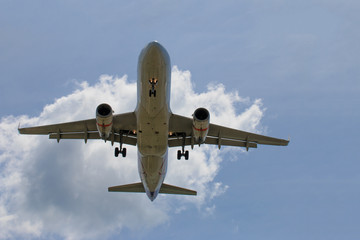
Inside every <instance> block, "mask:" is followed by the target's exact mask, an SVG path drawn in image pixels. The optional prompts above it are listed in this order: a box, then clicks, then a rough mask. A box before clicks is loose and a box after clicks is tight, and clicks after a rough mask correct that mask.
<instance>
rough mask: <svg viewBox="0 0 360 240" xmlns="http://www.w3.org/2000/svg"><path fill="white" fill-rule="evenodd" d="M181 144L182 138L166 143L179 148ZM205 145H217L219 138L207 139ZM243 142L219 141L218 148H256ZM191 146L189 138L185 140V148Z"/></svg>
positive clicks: (250, 143) (252, 144)
mask: <svg viewBox="0 0 360 240" xmlns="http://www.w3.org/2000/svg"><path fill="white" fill-rule="evenodd" d="M182 144H183V139H182V138H171V139H169V141H168V146H169V147H181V146H182ZM205 144H211V145H219V138H216V137H207V138H206V139H205ZM246 144H247V143H246V142H244V141H239V140H232V139H220V146H233V147H248V148H257V144H256V143H253V142H249V143H248V145H246ZM190 145H191V137H187V138H186V139H185V146H190Z"/></svg>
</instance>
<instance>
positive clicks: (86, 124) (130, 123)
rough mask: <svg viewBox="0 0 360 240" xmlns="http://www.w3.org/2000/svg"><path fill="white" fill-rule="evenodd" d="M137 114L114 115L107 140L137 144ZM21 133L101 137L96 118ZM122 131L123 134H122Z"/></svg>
mask: <svg viewBox="0 0 360 240" xmlns="http://www.w3.org/2000/svg"><path fill="white" fill-rule="evenodd" d="M135 129H136V116H135V113H134V112H129V113H123V114H117V115H114V117H113V128H112V132H111V133H112V134H110V136H109V138H108V139H107V140H109V141H111V142H112V143H114V142H120V136H121V137H122V142H123V143H125V144H129V145H134V146H135V145H136V143H137V140H136V134H135V131H134V130H135ZM19 133H20V134H35V135H49V138H50V139H57V140H58V141H60V139H84V140H85V143H86V142H87V140H88V139H101V137H100V135H99V132H98V130H97V127H96V119H95V118H93V119H88V120H82V121H76V122H67V123H60V124H52V125H45V126H37V127H29V128H19ZM120 133H121V134H120Z"/></svg>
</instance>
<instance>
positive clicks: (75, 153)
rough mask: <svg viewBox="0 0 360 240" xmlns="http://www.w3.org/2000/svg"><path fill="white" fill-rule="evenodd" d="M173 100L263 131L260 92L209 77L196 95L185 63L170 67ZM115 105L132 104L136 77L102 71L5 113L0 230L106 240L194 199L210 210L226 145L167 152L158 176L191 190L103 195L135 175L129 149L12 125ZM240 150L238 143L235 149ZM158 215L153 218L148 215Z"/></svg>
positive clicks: (187, 109) (7, 234) (156, 221)
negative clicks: (230, 87)
mask: <svg viewBox="0 0 360 240" xmlns="http://www.w3.org/2000/svg"><path fill="white" fill-rule="evenodd" d="M172 89H173V91H172V95H171V108H172V111H173V112H174V113H177V114H181V115H184V116H189V117H190V116H191V114H192V113H193V111H194V110H195V109H196V108H197V107H206V108H208V109H209V111H210V112H211V121H212V122H214V123H218V124H226V125H228V126H231V127H235V128H240V129H243V130H247V131H254V132H259V131H261V126H260V120H261V118H262V116H263V113H264V108H263V106H262V103H261V100H259V99H257V100H255V101H253V102H251V101H250V100H249V99H247V98H242V97H240V96H239V94H238V93H237V92H234V91H230V92H229V91H226V89H225V86H223V85H221V84H219V85H209V86H208V87H207V90H206V91H205V92H202V93H196V92H195V91H194V88H193V83H192V81H191V74H190V72H189V71H181V70H179V69H178V68H177V67H174V68H173V70H172ZM103 102H106V103H109V104H110V105H111V106H112V108H113V109H114V110H115V114H116V113H121V112H128V111H133V110H134V108H135V105H136V83H132V82H129V81H128V80H127V76H124V77H121V78H118V77H114V76H108V75H103V76H101V77H100V80H99V81H98V82H97V83H96V84H95V85H89V84H88V83H86V82H82V83H79V84H78V90H76V91H74V92H73V93H72V94H69V95H67V96H64V97H61V98H59V99H56V100H55V101H54V102H53V103H51V104H49V105H46V106H45V107H44V109H43V111H42V113H41V114H40V115H39V116H36V117H29V116H8V117H4V118H2V119H1V122H0V131H1V134H0V238H1V239H5V238H12V237H19V238H21V237H25V236H26V237H27V238H29V237H32V238H46V237H51V236H54V235H55V236H60V237H63V238H66V239H91V238H99V236H101V237H102V238H104V236H105V238H106V236H110V235H112V234H114V233H117V232H119V231H121V230H122V229H123V228H127V229H131V230H138V228H139V227H140V226H141V228H142V229H143V228H148V229H151V228H153V227H154V226H158V225H160V224H164V223H165V222H166V221H167V220H169V218H171V216H172V214H174V213H180V212H181V211H186V210H187V209H188V208H191V207H194V206H195V207H196V208H197V209H198V211H199V212H200V213H204V214H212V213H213V212H214V211H215V209H216V207H215V205H214V203H213V202H212V199H213V198H215V197H217V196H219V195H221V194H223V193H224V192H225V191H226V189H227V186H226V184H224V183H221V182H215V181H214V178H215V176H216V175H217V173H218V171H219V166H220V163H221V161H222V159H223V155H224V154H226V151H218V150H217V148H216V147H212V146H201V147H200V148H199V147H195V149H194V151H191V152H190V160H189V161H177V160H176V150H177V149H170V151H169V167H168V175H167V177H166V179H165V182H167V183H169V184H174V185H177V186H182V187H188V188H192V189H196V190H197V191H198V196H196V197H194V196H172V195H159V196H158V198H157V199H156V200H155V201H154V202H150V201H149V199H148V198H147V197H146V195H145V194H127V193H125V194H124V193H108V192H107V187H109V186H113V185H119V184H126V183H133V182H138V181H139V176H138V172H137V165H136V164H137V159H136V148H135V147H131V146H130V147H128V156H127V157H126V158H125V159H122V158H114V157H113V147H112V146H111V144H110V143H109V142H107V143H104V142H102V141H90V140H89V142H88V144H84V142H83V141H81V140H68V141H66V140H62V141H60V143H59V144H58V143H57V142H56V141H53V140H49V139H48V138H47V137H45V136H24V135H19V134H18V133H17V131H16V129H17V126H18V123H19V122H21V124H22V125H27V126H34V125H43V124H49V123H57V122H66V121H73V120H81V119H87V118H93V117H94V114H95V109H96V107H97V106H98V105H99V104H100V103H103ZM236 151H239V150H236ZM154 216H156V217H154Z"/></svg>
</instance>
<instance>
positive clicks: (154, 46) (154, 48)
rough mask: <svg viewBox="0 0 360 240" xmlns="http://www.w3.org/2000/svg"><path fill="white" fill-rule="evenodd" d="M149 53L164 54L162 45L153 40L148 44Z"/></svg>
mask: <svg viewBox="0 0 360 240" xmlns="http://www.w3.org/2000/svg"><path fill="white" fill-rule="evenodd" d="M146 49H147V54H148V55H150V56H162V55H163V54H162V46H161V45H160V43H158V42H151V43H149V44H148V45H147V47H146Z"/></svg>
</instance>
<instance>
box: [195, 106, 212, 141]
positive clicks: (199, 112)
mask: <svg viewBox="0 0 360 240" xmlns="http://www.w3.org/2000/svg"><path fill="white" fill-rule="evenodd" d="M209 124H210V113H209V111H208V110H207V109H206V108H198V109H196V110H195V112H194V114H193V137H194V140H195V143H198V144H201V143H203V142H205V139H206V136H207V134H208V132H209Z"/></svg>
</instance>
